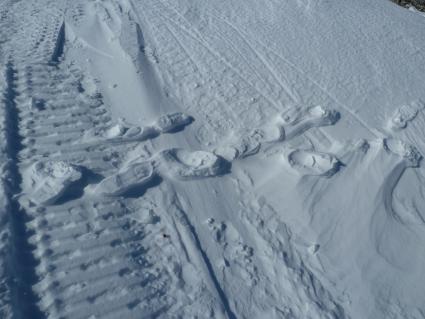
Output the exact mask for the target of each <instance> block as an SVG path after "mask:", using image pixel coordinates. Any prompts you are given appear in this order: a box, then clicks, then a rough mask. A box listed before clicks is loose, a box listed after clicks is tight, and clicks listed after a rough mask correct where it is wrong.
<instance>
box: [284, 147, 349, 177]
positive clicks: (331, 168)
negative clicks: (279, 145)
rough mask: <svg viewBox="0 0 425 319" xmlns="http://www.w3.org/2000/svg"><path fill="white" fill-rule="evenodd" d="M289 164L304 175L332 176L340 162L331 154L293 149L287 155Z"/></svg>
mask: <svg viewBox="0 0 425 319" xmlns="http://www.w3.org/2000/svg"><path fill="white" fill-rule="evenodd" d="M288 162H289V164H290V165H291V166H292V167H293V168H294V169H296V170H297V171H299V172H300V173H302V174H305V175H318V176H328V177H330V176H332V175H334V174H335V173H336V172H337V171H338V170H339V168H340V166H341V162H340V161H339V160H338V159H337V158H336V157H335V156H333V155H331V154H327V153H320V152H315V151H305V150H295V151H293V152H291V153H290V154H289V155H288Z"/></svg>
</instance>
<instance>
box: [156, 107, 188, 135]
mask: <svg viewBox="0 0 425 319" xmlns="http://www.w3.org/2000/svg"><path fill="white" fill-rule="evenodd" d="M192 122H193V118H192V117H191V116H189V115H187V114H185V113H181V112H176V113H170V114H165V115H163V116H161V117H159V118H158V119H157V120H156V121H155V123H154V125H153V126H154V127H155V128H156V129H157V130H158V131H159V132H160V133H170V132H173V131H177V130H180V129H182V128H183V127H185V126H186V125H189V124H190V123H192Z"/></svg>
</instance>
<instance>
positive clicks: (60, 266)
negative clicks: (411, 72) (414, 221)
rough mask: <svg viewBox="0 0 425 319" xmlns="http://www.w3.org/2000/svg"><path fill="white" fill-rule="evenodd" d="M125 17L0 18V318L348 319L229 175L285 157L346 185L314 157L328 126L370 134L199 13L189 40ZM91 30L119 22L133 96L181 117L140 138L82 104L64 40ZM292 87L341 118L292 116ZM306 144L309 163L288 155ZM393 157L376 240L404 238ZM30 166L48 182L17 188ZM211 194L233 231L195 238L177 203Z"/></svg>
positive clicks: (68, 11) (121, 6) (193, 220)
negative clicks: (168, 106)
mask: <svg viewBox="0 0 425 319" xmlns="http://www.w3.org/2000/svg"><path fill="white" fill-rule="evenodd" d="M135 3H136V2H135V1H131V0H128V1H123V2H122V3H119V2H116V1H112V0H111V1H106V2H105V3H102V4H100V3H96V4H93V5H92V3H90V4H85V3H83V2H80V1H76V3H70V2H65V1H57V2H53V1H48V0H45V1H40V2H39V3H37V4H34V5H31V4H27V3H26V2H25V1H6V0H4V1H1V2H0V61H1V62H2V66H1V67H0V71H1V72H0V73H1V74H0V76H1V81H0V107H1V109H0V121H1V122H0V128H1V130H0V134H1V137H2V138H1V142H0V149H1V153H2V154H1V160H2V163H4V164H3V166H2V167H1V170H2V173H3V174H2V176H3V177H2V179H1V181H0V317H1V318H34V319H38V318H40V319H42V318H91V317H93V318H119V317H122V318H140V317H143V318H157V317H159V318H170V317H172V318H174V317H176V318H188V317H199V318H201V317H211V318H213V317H214V318H230V319H235V318H249V317H250V316H256V317H259V316H261V315H263V313H260V312H259V310H263V311H264V313H267V315H270V316H271V317H282V318H310V317H312V318H313V317H314V318H350V307H349V306H347V309H345V307H346V305H345V304H343V301H341V298H339V297H338V296H337V294H339V293H340V292H339V291H338V288H336V287H334V284H333V283H330V282H328V281H327V280H326V279H324V277H323V276H322V274H321V273H320V274H319V275H318V274H316V272H315V271H316V268H315V267H313V266H311V264H310V260H304V254H303V253H301V252H299V251H298V246H296V245H295V244H294V240H293V239H294V236H295V235H294V234H293V233H292V232H291V230H290V228H289V226H288V225H287V224H286V223H284V222H283V221H282V217H281V216H279V213H278V212H277V211H275V210H274V208H273V207H272V205H271V204H269V203H267V201H266V199H264V198H263V197H261V199H260V198H258V196H257V195H256V194H254V193H255V190H254V186H255V184H256V181H255V179H252V178H251V176H250V175H249V173H247V172H246V173H245V174H246V175H245V176H240V175H232V174H229V173H233V171H232V166H233V165H236V166H238V165H239V164H240V163H242V161H243V160H244V159H245V158H247V157H250V156H258V157H259V158H260V159H264V158H265V157H267V156H266V155H265V154H266V151H267V152H268V153H267V154H272V155H273V154H274V153H273V152H276V153H277V154H281V153H282V154H286V155H285V158H284V160H283V161H282V162H288V163H289V166H290V167H291V168H292V169H293V170H294V171H296V173H298V175H300V176H301V177H303V176H304V177H305V176H308V178H309V179H308V181H307V182H306V183H310V182H311V181H313V182H312V184H313V186H311V185H310V187H311V189H310V190H311V191H313V190H312V189H313V187H315V186H314V185H316V184H315V183H319V182H318V181H319V179H323V178H328V179H331V178H334V175H335V174H339V170H340V169H341V170H343V169H344V168H343V164H342V161H340V160H339V156H338V154H335V155H334V154H333V153H331V152H330V151H326V152H323V151H321V150H316V149H315V148H325V146H324V145H332V143H333V141H332V139H331V138H328V135H326V133H324V132H323V131H322V127H324V126H331V125H334V124H336V122H337V121H338V120H339V119H340V117H341V115H340V113H339V112H338V111H342V112H343V114H342V115H344V113H345V114H348V115H349V116H351V117H353V118H354V119H355V120H356V121H357V122H358V124H360V126H361V127H362V128H363V129H364V133H365V134H366V135H368V137H372V138H378V137H379V138H381V137H383V135H382V134H383V133H380V131H378V130H375V129H374V128H372V127H371V126H370V125H368V123H367V122H366V121H365V120H363V119H362V118H361V117H360V116H359V115H358V114H356V113H355V112H353V111H351V110H350V108H349V107H348V106H347V105H345V104H343V103H342V102H341V101H339V100H338V99H337V97H335V96H334V95H333V94H332V92H330V91H328V90H326V88H324V87H323V86H322V85H321V84H320V83H319V82H317V81H316V80H315V79H313V78H311V77H310V76H309V75H308V74H306V73H305V72H304V70H303V69H301V68H299V67H298V66H296V65H295V64H293V63H292V62H291V59H288V58H287V57H285V56H282V54H279V53H277V52H275V51H274V49H273V48H271V47H268V46H266V45H265V44H264V43H262V41H261V40H255V42H253V41H254V40H253V39H251V38H249V36H248V35H247V34H246V33H245V32H244V31H243V30H240V29H238V28H237V27H236V26H235V25H233V24H232V23H231V22H230V21H227V20H226V19H224V18H222V17H219V16H218V15H217V13H212V12H207V13H206V16H205V17H203V18H206V17H208V19H207V20H205V21H203V20H200V23H201V25H200V26H201V28H199V29H195V28H193V26H192V25H191V24H190V22H189V21H188V20H186V18H185V17H184V15H183V14H181V13H179V11H178V9H177V7H174V6H173V5H168V4H167V3H166V2H165V1H153V0H146V1H143V3H140V4H138V5H137V6H136V4H135ZM89 8H91V9H93V8H94V10H97V11H96V14H94V15H93V12H89V11H87V10H90V9H89ZM95 17H96V18H99V19H103V20H102V21H104V22H105V23H106V24H109V25H108V26H109V27H110V28H111V30H115V31H116V30H117V28H118V27H117V26H121V23H124V22H123V21H126V22H125V23H129V25H131V26H132V27H134V36H135V38H134V41H135V42H136V43H137V44H138V48H137V50H136V51H135V52H126V53H128V54H129V57H130V59H132V63H134V65H135V68H136V69H138V71H140V72H141V73H142V74H144V75H145V76H146V77H147V78H148V79H150V80H152V82H154V83H155V84H147V83H145V85H146V87H148V89H149V90H150V91H155V92H154V93H152V92H150V93H151V94H160V93H159V92H162V89H163V88H161V87H159V86H157V85H163V86H164V89H165V90H168V89H170V88H172V90H173V91H172V92H171V94H170V96H168V97H169V98H170V99H174V100H175V101H176V103H178V104H179V105H181V108H182V110H181V111H182V112H176V113H167V114H162V116H160V117H158V118H157V119H156V120H155V121H153V122H152V123H146V125H145V126H135V125H130V124H126V123H125V122H117V121H116V120H113V119H112V115H111V106H110V105H107V104H105V101H104V98H103V95H102V92H101V91H100V88H99V87H98V86H97V84H96V82H95V84H94V85H95V86H96V88H95V90H94V92H93V90H91V89H90V88H88V87H87V84H86V83H85V80H86V77H87V76H89V74H88V71H87V70H85V68H84V66H82V65H77V64H76V62H75V61H72V62H69V61H67V60H66V52H67V49H69V47H68V46H72V45H73V44H71V43H68V42H67V39H68V35H67V31H68V30H70V29H69V28H70V27H69V26H68V23H69V25H72V26H75V27H78V26H80V25H83V24H84V23H87V20H88V19H95ZM117 21H119V22H117ZM4 26H7V29H8V31H5V30H6V28H5V27H4ZM114 28H115V29H114ZM219 38H220V39H222V40H223V41H222V43H221V45H220V46H219V47H216V48H215V47H214V46H213V43H214V42H217V39H219ZM6 44H7V45H6ZM87 45H88V47H89V48H90V43H88V44H87ZM8 48H9V49H8ZM92 48H95V46H93V47H92ZM73 49H74V50H77V49H78V48H73ZM80 49H81V50H83V49H82V48H80ZM8 50H9V51H8ZM96 50H97V49H96ZM247 66H248V67H247ZM290 69H292V70H295V75H291V76H292V78H291V77H290V76H287V75H286V74H285V71H287V70H290ZM158 74H160V77H159V75H158ZM157 77H158V78H160V80H161V81H160V82H159V81H158V82H156V80H157V79H158V78H157ZM294 79H295V81H294ZM145 81H146V79H145ZM303 85H304V86H305V87H309V88H311V89H312V91H314V92H317V94H318V95H320V100H321V102H323V103H326V102H328V103H329V104H330V105H332V104H333V106H337V107H339V108H341V110H334V109H332V108H328V107H325V108H323V107H321V106H316V107H311V106H307V104H306V102H307V101H308V100H309V97H303V99H304V100H302V98H301V96H300V93H299V91H298V88H299V87H301V86H303ZM167 92H168V91H167ZM161 94H162V93H161ZM311 94H312V95H314V93H311ZM300 105H301V106H300ZM422 109H423V106H421V108H418V109H417V110H416V109H415V110H414V112H413V111H411V112H410V113H412V114H410V113H409V114H407V117H406V115H405V117H406V119H405V121H406V122H405V123H404V122H403V123H401V124H400V127H402V128H405V127H406V126H407V122H409V125H408V128H411V127H415V125H417V124H416V123H415V122H414V120H416V117H419V116H418V113H419V111H421V110H422ZM402 111H405V113H406V112H407V111H409V110H407V111H406V110H405V109H403V110H402ZM183 112H187V113H188V114H191V115H193V117H194V118H192V116H188V115H186V113H183ZM279 112H280V115H276V114H277V113H279ZM282 112H283V113H282ZM400 112H401V111H399V113H400ZM413 113H414V114H413ZM401 115H404V114H401ZM193 120H195V121H193ZM192 122H193V123H192ZM393 122H394V120H393ZM396 122H397V121H396ZM244 123H252V124H255V125H254V127H252V128H251V129H253V130H252V131H249V132H247V130H246V129H245V128H244V127H243V125H244ZM397 123H398V122H397ZM186 126H187V127H188V129H192V130H194V131H195V132H196V133H195V134H196V140H197V142H198V144H199V145H203V146H205V148H206V149H205V150H200V149H197V150H193V149H188V150H184V149H181V148H179V147H178V146H176V147H169V148H165V149H158V147H157V145H161V144H156V140H159V142H158V143H161V141H163V140H166V139H170V140H172V141H177V140H178V137H177V136H178V134H179V132H181V131H183V130H184V129H185V128H186ZM256 127H257V128H256ZM378 132H379V133H378ZM387 133H388V134H391V133H392V132H387ZM229 134H232V139H225V138H224V137H226V136H227V135H229ZM403 134H404V133H403ZM405 134H408V133H405ZM381 135H382V136H381ZM318 136H319V137H318ZM298 140H301V142H299V144H297V143H298V142H297V141H298ZM305 140H308V141H309V142H310V144H311V146H312V147H311V149H305V147H301V146H299V145H303V144H302V143H303V141H305ZM397 143H398V142H397ZM304 145H305V144H304ZM394 145H396V146H397V145H399V144H394ZM400 145H404V144H403V142H400ZM264 146H267V150H266V151H265V150H264V149H265V147H264ZM207 147H208V149H207ZM211 149H212V150H211ZM409 150H411V149H409ZM261 151H264V152H261ZM390 151H392V150H390ZM395 151H396V152H398V151H400V152H402V153H403V152H407V151H408V150H407V149H402V150H399V149H396V150H395ZM132 152H135V153H138V156H137V157H136V158H132V157H131V156H129V154H132ZM393 153H394V152H393ZM272 155H270V156H272ZM387 155H388V156H394V154H387ZM396 155H400V156H402V157H403V156H404V157H403V158H402V159H401V161H400V162H398V164H397V165H395V167H393V168H392V170H390V172H389V173H388V174H387V175H386V178H384V180H383V181H382V185H380V189H379V191H378V196H379V200H378V201H379V202H380V203H382V205H381V206H378V207H377V209H376V212H375V215H376V216H374V218H375V220H376V223H379V222H381V219H382V218H383V217H382V214H383V213H385V214H386V215H385V216H386V217H387V218H388V219H390V220H395V221H397V222H398V223H400V224H403V220H402V217H400V216H399V214H398V213H397V210H396V209H395V208H394V205H393V200H394V193H395V189H396V188H397V185H398V183H399V182H400V179H401V178H402V177H403V174H404V173H405V171H406V170H407V169H408V168H409V169H412V168H416V167H419V166H420V165H419V162H420V158H421V156H420V154H419V153H417V154H416V155H417V157H416V158H414V160H417V162H415V163H413V164H412V163H411V162H409V160H410V159H409V158H407V159H406V156H410V155H412V154H410V153H409V154H407V155H406V154H396ZM405 155H406V156H405ZM279 156H280V155H279ZM37 163H44V165H46V166H45V167H48V168H49V169H48V171H49V172H45V173H40V176H41V177H37V178H39V179H40V181H37V180H36V177H35V176H32V175H31V174H32V173H29V172H33V171H34V167H35V166H34V165H36V164H37ZM46 163H53V164H51V166H49V165H47V164H46ZM70 164H72V166H70ZM40 167H43V166H40ZM282 167H284V166H282ZM55 169H57V172H56V171H54V170H55ZM72 169H74V170H75V171H72ZM238 169H239V170H240V167H239V166H238ZM52 170H53V171H54V172H51V171H52ZM43 174H45V175H43ZM55 174H57V175H55ZM67 174H69V176H71V175H72V174H74V175H73V176H72V177H69V176H68V175H67ZM227 175H230V176H227ZM128 176H130V178H128ZM244 178H245V180H244ZM210 179H211V180H217V179H219V180H223V181H226V182H229V181H230V182H231V183H233V187H234V188H235V189H234V192H235V193H234V194H236V195H238V196H239V197H240V198H239V199H238V201H237V205H238V206H237V207H238V208H239V211H238V212H232V213H235V214H236V213H237V216H236V217H232V218H240V219H241V222H240V225H236V223H235V225H233V224H232V220H231V218H229V220H228V221H215V220H214V219H210V220H209V221H208V223H207V224H208V225H207V227H208V230H209V233H207V234H204V233H203V232H202V231H203V230H205V225H202V224H201V223H200V220H199V218H201V217H198V216H192V212H191V211H190V209H191V208H192V207H191V205H190V202H191V200H190V199H185V198H184V196H183V195H182V194H179V189H180V187H182V186H181V185H183V184H184V183H187V184H190V183H192V182H193V183H195V182H199V181H200V180H210ZM305 180H306V179H304V181H305ZM37 182H39V184H37ZM211 183H213V182H211ZM40 185H41V186H40ZM175 185H178V187H177V186H176V187H174V186H175ZM206 185H210V184H206ZM187 187H191V186H187ZM37 191H39V192H40V193H38V194H42V195H43V196H39V197H41V198H38V197H37V198H35V196H37ZM55 192H57V193H55ZM44 196H45V197H44ZM381 197H382V198H381ZM188 203H189V204H188ZM223 207H225V205H224V204H223ZM197 208H199V207H197ZM310 212H313V207H310ZM200 216H202V215H200ZM313 217H314V216H311V218H312V219H313ZM371 227H372V228H373V227H376V225H372V226H371ZM372 228H371V229H372ZM372 231H373V230H371V232H372ZM208 236H210V237H211V238H212V241H213V244H210V243H209V241H207V240H208V238H209V237H208ZM378 237H379V236H378ZM375 239H376V241H377V242H376V243H375V245H376V246H377V248H376V249H377V250H379V249H380V247H379V245H380V243H379V240H380V238H375ZM264 247H266V249H265V250H264V251H262V249H264ZM317 249H318V248H317ZM317 249H316V250H317ZM217 251H219V253H218V254H217ZM380 253H381V252H380ZM381 254H382V256H383V258H386V256H385V252H383V253H381ZM217 256H219V259H220V258H221V259H220V260H222V261H221V262H222V263H223V264H220V263H218V262H217V260H215V259H214V258H217ZM239 287H249V289H247V290H246V291H245V290H244V291H238V289H239ZM265 296H266V297H267V298H265ZM250 302H253V304H250ZM254 305H259V307H260V308H258V309H254ZM300 305H306V306H305V307H304V306H303V307H301V306H300ZM141 314H142V315H141Z"/></svg>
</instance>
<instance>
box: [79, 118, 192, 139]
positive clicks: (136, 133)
mask: <svg viewBox="0 0 425 319" xmlns="http://www.w3.org/2000/svg"><path fill="white" fill-rule="evenodd" d="M192 122H193V118H192V117H191V116H189V115H187V114H185V113H181V112H177V113H170V114H165V115H162V116H160V117H159V118H158V119H157V120H156V121H155V122H154V123H152V124H151V125H146V126H135V125H131V124H129V123H127V122H126V121H125V120H124V119H119V120H118V122H117V123H116V124H115V125H113V126H111V127H110V128H109V129H107V130H106V131H103V132H96V131H89V132H87V133H86V134H85V135H84V137H83V141H84V142H95V141H98V140H99V139H101V140H104V141H106V142H109V143H122V142H141V141H145V140H148V139H151V138H154V137H157V136H159V135H160V134H166V133H175V132H178V131H180V130H182V129H184V128H185V127H186V126H187V125H189V124H190V123H192Z"/></svg>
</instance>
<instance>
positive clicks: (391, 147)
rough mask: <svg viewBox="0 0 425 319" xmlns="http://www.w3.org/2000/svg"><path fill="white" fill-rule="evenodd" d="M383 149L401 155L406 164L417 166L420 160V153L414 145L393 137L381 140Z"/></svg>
mask: <svg viewBox="0 0 425 319" xmlns="http://www.w3.org/2000/svg"><path fill="white" fill-rule="evenodd" d="M383 143H384V149H385V150H386V151H387V152H390V153H392V154H395V155H398V156H400V157H402V158H403V159H404V160H405V161H406V163H407V164H408V166H411V167H417V166H419V163H420V161H421V160H422V155H421V154H420V153H419V151H418V150H417V148H416V147H414V146H413V145H410V144H407V143H405V142H403V141H400V140H398V139H394V138H386V139H384V141H383Z"/></svg>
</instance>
